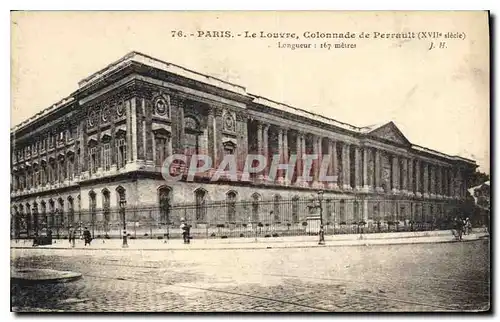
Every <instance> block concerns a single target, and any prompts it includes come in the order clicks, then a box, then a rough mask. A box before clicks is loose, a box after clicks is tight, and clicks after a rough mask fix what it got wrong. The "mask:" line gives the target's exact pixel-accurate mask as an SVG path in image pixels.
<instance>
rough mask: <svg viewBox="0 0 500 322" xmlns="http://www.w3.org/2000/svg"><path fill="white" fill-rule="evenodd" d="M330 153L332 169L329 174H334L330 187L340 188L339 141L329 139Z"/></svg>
mask: <svg viewBox="0 0 500 322" xmlns="http://www.w3.org/2000/svg"><path fill="white" fill-rule="evenodd" d="M328 155H330V167H329V169H330V171H329V172H328V175H330V176H334V180H333V181H332V182H329V183H328V188H329V189H338V185H337V182H338V179H337V142H335V141H333V140H331V139H330V140H329V141H328Z"/></svg>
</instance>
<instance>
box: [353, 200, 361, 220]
mask: <svg viewBox="0 0 500 322" xmlns="http://www.w3.org/2000/svg"><path fill="white" fill-rule="evenodd" d="M359 211H360V209H359V202H358V201H357V200H355V201H354V218H353V222H355V223H358V222H359Z"/></svg>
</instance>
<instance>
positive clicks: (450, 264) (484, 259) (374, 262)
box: [11, 240, 490, 312]
mask: <svg viewBox="0 0 500 322" xmlns="http://www.w3.org/2000/svg"><path fill="white" fill-rule="evenodd" d="M489 258H490V255H489V241H488V240H479V241H474V242H463V243H447V244H422V245H393V246H355V247H335V248H321V247H318V248H307V249H306V248H304V249H300V248H299V249H257V250H248V249H247V250H244V249H241V250H238V249H235V250H192V251H175V250H174V251H172V250H170V251H169V250H166V251H139V250H137V251H121V250H92V249H89V250H71V249H68V250H51V249H12V250H11V260H12V264H11V265H13V266H16V267H19V268H26V267H30V268H52V269H58V270H71V271H75V272H79V273H82V274H83V278H82V279H80V280H78V281H74V282H70V283H63V284H45V285H31V286H22V287H21V286H18V285H12V286H11V293H12V295H11V298H12V307H13V311H87V312H88V311H94V312H102V311H104V312H110V311H117V312H121V311H141V312H144V311H176V312H184V311H188V312H193V311H198V312H200V311H212V312H213V311H254V312H258V311H266V312H269V311H279V312H299V311H307V312H323V311H335V312H339V311H365V312H366V311H457V310H458V311H464V310H487V309H489V303H490V299H489V292H490V290H489V267H490V259H489Z"/></svg>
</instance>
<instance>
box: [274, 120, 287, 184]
mask: <svg viewBox="0 0 500 322" xmlns="http://www.w3.org/2000/svg"><path fill="white" fill-rule="evenodd" d="M284 154H285V153H284V151H283V129H282V128H279V130H278V155H279V162H278V163H279V164H282V163H283V160H284V157H283V155H284ZM283 173H284V171H283V170H278V171H276V181H277V183H278V184H284V183H285V180H284V178H283Z"/></svg>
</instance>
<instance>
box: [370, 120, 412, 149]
mask: <svg viewBox="0 0 500 322" xmlns="http://www.w3.org/2000/svg"><path fill="white" fill-rule="evenodd" d="M368 134H369V135H370V136H372V137H375V138H378V139H383V140H386V141H390V142H394V143H397V144H401V145H410V144H411V143H410V141H408V139H407V138H406V137H405V136H404V135H403V133H401V131H400V130H399V129H398V127H397V126H396V125H395V124H394V123H393V122H389V123H386V124H384V125H382V126H379V127H377V128H374V129H373V130H371V131H369V132H368Z"/></svg>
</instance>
